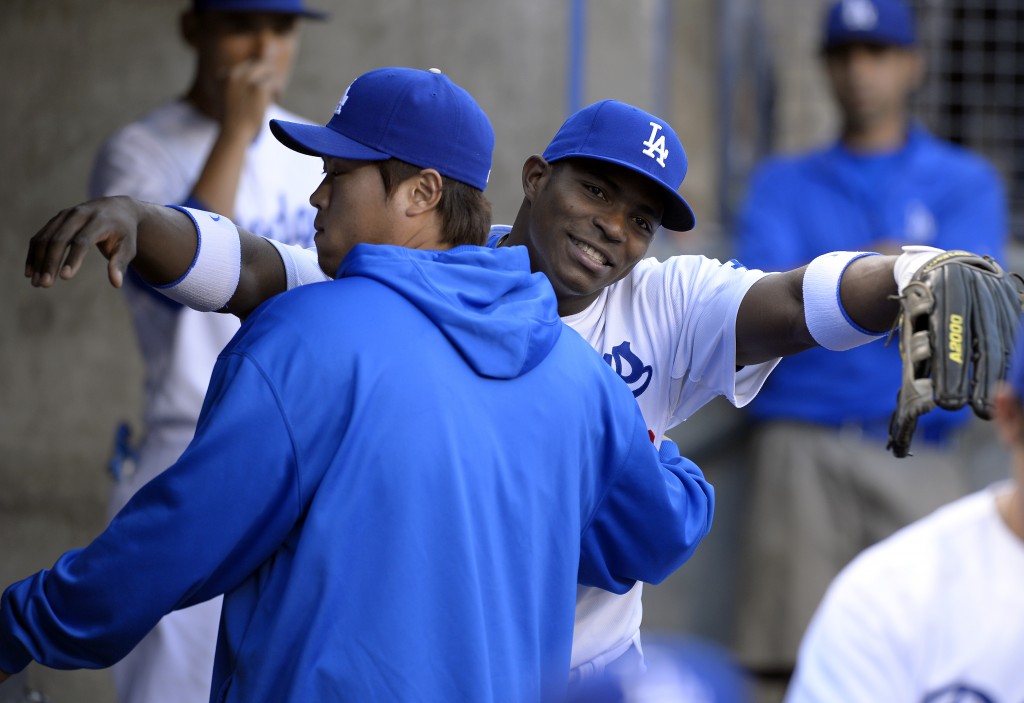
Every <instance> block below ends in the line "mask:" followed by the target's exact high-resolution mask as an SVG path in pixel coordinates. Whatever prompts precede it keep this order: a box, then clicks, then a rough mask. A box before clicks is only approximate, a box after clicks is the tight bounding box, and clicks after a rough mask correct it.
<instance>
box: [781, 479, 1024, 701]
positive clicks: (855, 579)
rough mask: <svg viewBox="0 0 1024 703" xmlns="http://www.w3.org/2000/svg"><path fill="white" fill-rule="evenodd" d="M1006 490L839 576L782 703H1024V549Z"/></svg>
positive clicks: (915, 529) (909, 531)
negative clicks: (1005, 514)
mask: <svg viewBox="0 0 1024 703" xmlns="http://www.w3.org/2000/svg"><path fill="white" fill-rule="evenodd" d="M1003 490H1009V486H1008V485H1007V484H999V485H996V486H993V487H990V488H988V489H985V490H982V491H979V492H977V493H973V494H971V495H969V496H966V497H964V498H961V499H959V500H957V501H954V502H953V503H950V504H948V505H946V506H945V507H943V508H940V509H939V510H937V511H935V512H934V513H932V514H931V515H929V516H928V517H926V518H924V519H922V520H919V521H917V522H915V523H913V524H911V525H909V526H908V527H905V528H903V529H902V530H900V531H899V532H897V533H895V534H894V535H892V536H891V537H889V538H887V539H885V540H883V541H882V542H879V543H878V544H876V545H874V546H873V547H870V548H869V549H867V550H865V551H864V552H862V553H861V555H860V556H858V557H857V558H856V559H855V560H854V561H853V562H851V563H850V564H849V565H847V567H846V568H845V569H843V571H842V572H841V573H840V574H839V576H837V577H836V579H835V581H833V583H832V585H831V586H830V587H829V591H828V593H827V594H826V596H825V598H824V600H823V601H822V603H821V605H820V606H819V609H818V612H817V613H816V614H815V616H814V619H813V620H812V622H811V625H810V627H809V628H808V630H807V634H806V635H805V636H804V640H803V643H802V644H801V646H800V655H799V659H798V662H797V669H796V675H795V676H794V678H793V681H792V683H791V685H790V689H789V692H788V694H787V697H786V700H787V701H788V702H789V703H803V702H804V701H814V702H815V703H822V702H824V701H843V702H846V701H883V700H884V701H908V702H911V701H912V702H915V703H917V702H923V701H927V702H928V703H953V702H954V701H956V702H957V703H1020V701H1022V700H1024V659H1022V656H1024V626H1022V625H1021V614H1022V613H1024V586H1022V584H1024V541H1022V540H1021V539H1020V538H1019V537H1017V536H1016V535H1015V534H1014V533H1013V532H1011V531H1010V529H1009V528H1008V527H1007V525H1006V523H1005V522H1004V521H1003V519H1002V518H1001V517H1000V515H999V513H998V510H997V508H996V501H995V498H996V495H997V494H998V492H999V491H1003Z"/></svg>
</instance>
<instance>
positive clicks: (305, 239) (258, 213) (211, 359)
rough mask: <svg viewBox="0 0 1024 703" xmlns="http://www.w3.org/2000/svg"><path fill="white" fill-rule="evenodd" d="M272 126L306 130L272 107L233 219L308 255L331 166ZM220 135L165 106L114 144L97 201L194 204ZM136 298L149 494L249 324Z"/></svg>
mask: <svg viewBox="0 0 1024 703" xmlns="http://www.w3.org/2000/svg"><path fill="white" fill-rule="evenodd" d="M270 119H283V120H291V121H303V120H302V119H301V118H299V117H297V116H296V115H294V114H292V113H290V112H288V111H286V110H284V109H282V108H280V107H278V106H271V107H270V108H268V110H267V114H266V119H265V121H264V128H263V130H262V131H261V132H260V134H259V136H258V137H257V138H256V139H255V140H254V141H253V144H252V146H251V147H250V148H249V150H248V153H247V154H246V160H245V165H244V167H243V169H242V176H241V179H240V182H239V187H238V195H237V197H236V199H235V211H234V214H233V216H232V219H233V220H234V221H235V222H236V223H237V224H238V225H240V226H242V227H244V228H245V229H247V230H249V231H250V232H253V233H255V234H259V235H262V236H266V237H271V236H272V237H274V238H275V239H278V240H280V241H283V242H287V243H290V244H298V245H302V246H308V245H309V244H311V243H312V236H313V234H314V231H313V218H314V216H315V214H316V212H315V210H314V209H313V207H312V206H311V205H310V204H309V196H310V194H311V193H312V192H313V190H314V189H315V188H316V186H317V184H318V183H319V180H320V178H321V171H322V166H321V164H320V162H319V160H317V159H313V158H311V157H309V156H304V155H302V154H299V153H297V152H294V151H292V150H290V149H287V148H286V147H284V146H283V145H282V144H281V143H280V142H278V141H277V139H275V138H274V136H273V135H272V134H271V133H270V128H269V125H268V124H267V123H269V120H270ZM217 132H218V126H217V123H216V122H214V121H213V120H211V119H210V118H208V117H206V116H204V115H202V114H201V113H199V112H198V111H197V110H196V109H195V108H193V107H192V106H191V105H190V104H188V103H186V102H184V101H181V100H177V101H174V102H170V103H167V104H164V105H162V106H161V107H158V108H157V109H155V110H154V111H152V112H150V113H149V114H147V115H146V116H144V117H143V118H142V119H140V120H139V121H137V122H134V123H132V124H130V125H128V126H126V127H124V128H122V129H121V130H119V131H118V132H116V133H115V134H114V135H113V136H112V137H111V138H110V139H109V140H108V141H107V142H106V144H104V146H103V148H102V149H101V151H100V153H99V155H98V157H97V160H96V164H95V166H94V168H93V173H92V179H91V182H90V188H89V190H90V196H91V197H100V196H104V195H131V196H133V197H135V198H137V199H139V200H144V201H147V202H154V203H159V204H178V203H182V202H185V201H186V199H187V198H188V197H189V194H190V192H191V190H192V187H193V186H194V185H195V182H196V180H197V179H198V178H199V174H200V172H201V170H202V167H203V165H204V164H205V162H206V158H207V155H208V154H209V152H210V148H211V147H212V146H213V142H214V140H215V139H216V137H217ZM126 291H127V293H128V300H129V305H130V307H131V310H132V315H133V319H134V321H135V327H136V331H137V334H138V337H139V345H140V347H141V350H142V354H143V357H144V360H145V362H146V374H147V378H146V391H145V406H144V421H145V427H146V437H145V443H144V446H143V452H142V456H141V457H140V461H139V466H138V467H137V471H138V472H139V474H140V480H135V481H133V483H134V484H135V485H141V483H142V482H144V481H146V480H149V478H152V476H153V475H155V474H156V473H157V472H159V471H161V470H163V469H165V468H167V466H169V465H170V463H172V462H173V461H174V460H176V459H177V458H178V456H179V455H180V454H181V452H182V451H183V450H184V449H185V447H186V446H188V443H189V441H190V440H191V439H192V434H193V432H194V431H195V423H196V420H197V419H198V417H199V410H200V408H201V407H202V404H203V398H204V397H205V395H206V387H207V384H208V383H209V380H210V373H211V372H212V370H213V365H214V363H215V362H216V360H217V355H218V354H219V353H220V350H221V349H223V348H224V345H226V344H227V342H228V341H229V340H230V339H231V337H232V336H233V335H234V333H235V332H236V331H237V330H238V327H239V323H238V320H237V319H236V318H235V317H234V316H232V315H220V314H207V313H199V312H195V311H193V310H190V309H188V308H180V307H177V306H175V305H174V304H172V303H169V302H168V301H167V300H166V299H165V298H163V296H160V295H156V296H154V295H151V293H152V291H150V290H149V289H146V288H144V287H141V286H130V287H128V288H126ZM129 495H130V493H129V494H128V495H124V496H123V499H124V500H127V498H128V497H129ZM112 507H113V509H114V510H117V509H118V508H120V505H116V504H115V505H114V506H112Z"/></svg>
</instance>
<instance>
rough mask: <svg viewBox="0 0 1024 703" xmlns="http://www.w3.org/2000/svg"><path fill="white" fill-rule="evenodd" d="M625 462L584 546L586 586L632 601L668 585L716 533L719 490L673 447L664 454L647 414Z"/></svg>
mask: <svg viewBox="0 0 1024 703" xmlns="http://www.w3.org/2000/svg"><path fill="white" fill-rule="evenodd" d="M635 417H636V421H635V423H634V426H633V436H634V440H633V442H632V443H631V444H630V446H629V450H628V453H627V454H626V456H625V457H624V458H622V459H621V462H620V465H619V467H617V473H616V474H615V475H614V478H613V480H612V483H611V485H609V487H608V490H607V492H606V493H605V495H604V498H603V499H602V500H601V502H600V504H599V506H598V508H597V510H596V511H595V513H594V516H593V518H592V519H591V521H590V523H589V524H587V525H586V526H585V527H584V530H583V535H582V539H581V543H580V569H579V579H578V580H579V582H580V583H581V584H583V585H584V586H596V587H598V588H603V589H605V590H608V591H612V592H613V593H625V592H626V591H628V590H629V589H630V588H631V587H632V586H633V584H634V583H635V582H636V581H644V582H646V583H660V582H661V581H663V580H664V579H665V578H667V577H668V576H669V575H670V574H671V573H672V572H673V571H675V570H676V569H678V568H679V567H680V566H682V564H683V563H684V562H685V561H686V560H687V559H689V558H690V557H691V556H692V555H693V552H694V550H696V549H697V545H698V544H700V541H701V540H702V539H703V538H704V536H705V535H706V534H707V533H708V530H710V529H711V520H712V517H713V515H714V509H715V492H714V488H713V487H712V486H711V484H709V483H708V482H707V481H706V480H705V479H704V474H703V473H702V472H701V470H700V469H699V468H698V467H697V465H696V464H694V463H693V462H692V461H690V460H689V459H686V458H684V457H681V456H680V455H679V448H678V447H677V446H676V445H675V443H674V442H672V441H671V440H669V439H666V440H665V441H664V442H663V443H662V445H661V449H660V451H659V450H656V449H655V448H654V445H653V444H651V442H650V440H649V439H648V434H647V429H646V425H645V424H644V423H643V417H642V416H641V415H640V411H639V409H637V412H636V415H635Z"/></svg>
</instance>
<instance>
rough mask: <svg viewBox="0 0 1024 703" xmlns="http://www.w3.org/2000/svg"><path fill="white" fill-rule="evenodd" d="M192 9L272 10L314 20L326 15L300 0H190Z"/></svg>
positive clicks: (200, 10) (227, 10)
mask: <svg viewBox="0 0 1024 703" xmlns="http://www.w3.org/2000/svg"><path fill="white" fill-rule="evenodd" d="M192 9H193V10H194V11H196V12H203V11H212V12H272V13H275V14H288V15H300V16H302V17H308V18H309V19H314V20H322V19H325V18H326V17H327V13H326V12H320V11H319V10H312V9H310V8H308V7H306V6H305V4H303V1H302V0H192Z"/></svg>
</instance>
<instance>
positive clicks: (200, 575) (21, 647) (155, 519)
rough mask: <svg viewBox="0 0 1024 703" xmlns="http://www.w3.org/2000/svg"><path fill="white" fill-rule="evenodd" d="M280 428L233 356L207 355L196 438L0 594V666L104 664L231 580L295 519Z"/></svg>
mask: <svg viewBox="0 0 1024 703" xmlns="http://www.w3.org/2000/svg"><path fill="white" fill-rule="evenodd" d="M292 446H293V444H292V441H291V433H290V431H289V427H288V425H287V423H286V421H285V420H284V417H283V415H282V413H281V412H280V410H279V407H278V404H277V397H276V393H275V392H274V390H273V388H272V387H271V386H270V385H269V384H268V383H267V381H266V379H265V377H264V376H263V374H262V373H261V372H260V370H259V368H257V367H256V366H255V365H254V364H253V363H252V362H250V361H249V360H248V359H247V358H246V357H244V356H240V355H227V356H222V357H221V359H220V360H219V361H218V363H217V366H216V368H215V370H214V375H213V378H212V380H211V385H210V388H209V391H208V393H207V398H206V403H205V404H204V406H203V412H202V415H201V416H200V421H199V427H198V429H197V432H196V436H195V438H194V440H193V441H192V443H191V445H189V447H188V449H187V450H186V451H185V453H184V454H183V455H182V456H181V458H180V459H179V460H178V462H177V463H175V464H174V465H173V466H171V467H170V468H169V469H167V470H166V471H164V472H163V473H162V474H160V475H159V476H158V477H157V478H155V479H154V480H153V481H151V482H150V483H148V484H147V485H146V486H144V487H143V488H142V490H140V491H139V492H138V493H137V494H136V495H135V496H134V497H133V498H132V500H131V501H130V502H129V503H128V504H127V505H126V506H125V508H124V509H123V510H122V511H121V512H120V513H119V514H118V515H117V516H116V517H115V518H114V520H113V521H112V522H111V524H110V525H109V526H108V528H107V529H106V530H105V531H104V532H103V533H102V534H101V535H100V536H99V537H97V538H96V540H95V541H93V542H92V543H91V544H90V545H89V546H87V547H85V548H84V549H79V550H74V551H71V552H68V553H66V554H64V555H63V556H61V557H60V558H59V559H58V560H57V562H56V564H55V565H54V566H53V568H52V569H50V570H44V571H40V572H39V573H37V574H35V575H33V576H30V577H29V578H26V579H25V580H23V581H20V582H18V583H15V584H14V585H12V586H11V587H9V588H8V589H7V590H6V591H5V592H4V594H3V597H2V599H0V669H2V670H4V671H7V672H9V673H14V672H17V671H20V670H21V669H23V668H24V667H25V666H26V665H27V664H28V663H29V662H30V661H31V660H35V661H38V662H40V663H41V664H43V665H45V666H48V667H53V668H59V669H66V668H94V667H103V666H108V665H110V664H112V663H114V662H115V661H117V660H119V659H120V658H122V657H123V656H124V655H125V654H127V653H128V652H129V651H130V650H131V649H132V648H133V647H134V645H135V644H136V643H137V642H138V641H139V640H140V639H141V638H142V637H143V636H144V635H145V634H146V633H147V632H148V631H149V630H150V629H151V628H152V627H153V626H154V625H155V624H156V623H157V621H158V620H159V619H160V618H161V617H162V616H163V615H165V614H166V613H168V612H170V611H171V610H174V609H177V608H182V607H186V606H189V605H192V604H195V603H199V602H202V601H204V600H207V599H209V598H211V597H213V596H216V595H219V594H221V593H224V592H226V591H229V590H231V589H232V588H234V587H235V586H237V585H238V584H239V583H241V582H242V581H243V580H244V579H245V578H246V577H247V576H248V575H249V574H250V573H252V572H253V571H254V570H255V569H256V568H257V567H258V566H259V565H260V564H261V563H262V562H263V561H264V560H266V559H267V558H268V557H269V556H271V555H272V554H273V552H274V551H275V549H277V547H278V546H279V545H280V544H281V542H282V541H283V540H284V539H285V538H286V536H287V535H288V533H289V532H290V531H291V530H292V528H293V526H294V525H295V523H296V521H297V520H298V518H299V515H300V510H301V507H300V505H299V502H300V500H299V490H298V479H297V471H296V461H295V457H294V452H293V450H292Z"/></svg>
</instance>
